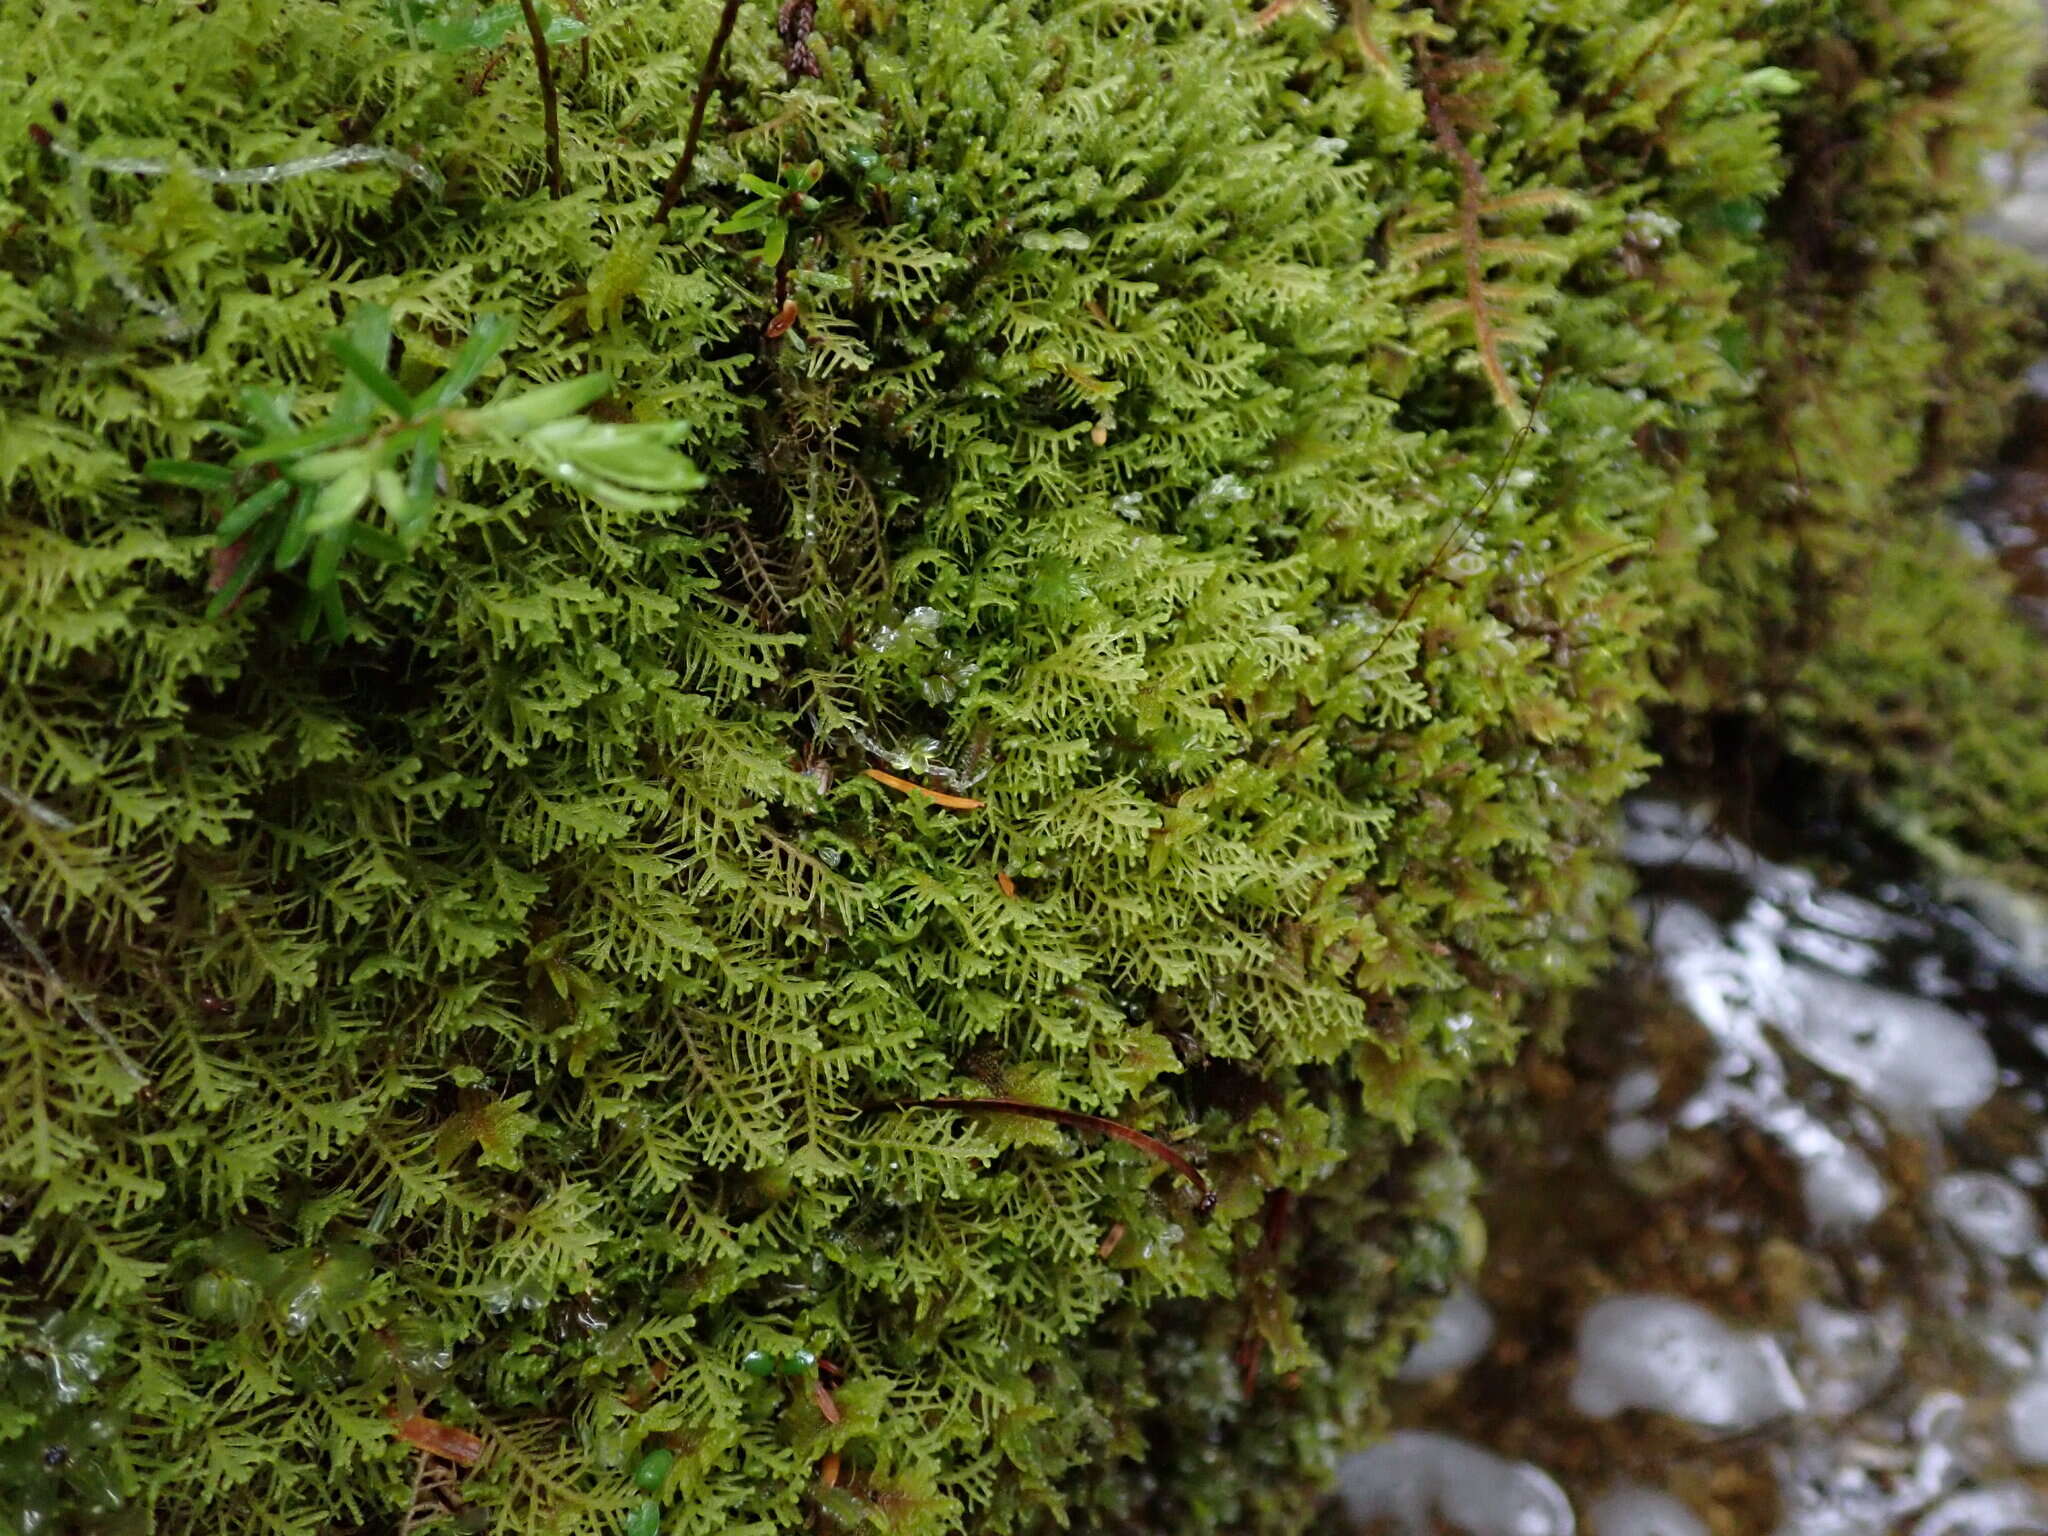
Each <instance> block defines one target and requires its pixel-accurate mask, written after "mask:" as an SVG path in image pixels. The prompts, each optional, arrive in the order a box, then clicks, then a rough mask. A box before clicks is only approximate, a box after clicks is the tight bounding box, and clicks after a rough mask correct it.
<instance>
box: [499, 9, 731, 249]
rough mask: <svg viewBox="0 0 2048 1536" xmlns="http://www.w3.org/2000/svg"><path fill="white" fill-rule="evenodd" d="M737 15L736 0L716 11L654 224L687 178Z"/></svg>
mask: <svg viewBox="0 0 2048 1536" xmlns="http://www.w3.org/2000/svg"><path fill="white" fill-rule="evenodd" d="M522 3H525V0H522ZM739 15H740V0H725V8H724V9H723V10H721V11H720V12H719V13H718V30H717V31H716V32H713V33H712V34H711V47H710V48H709V49H707V50H706V51H705V54H704V68H703V70H702V71H701V72H700V73H699V74H698V76H697V95H696V99H695V100H693V101H692V102H691V103H690V129H689V132H688V133H686V134H684V135H683V155H682V158H681V159H680V160H678V161H676V168H675V169H674V170H672V171H670V172H669V173H668V182H667V184H666V185H665V186H663V187H662V189H661V203H660V205H659V206H658V207H656V208H655V210H654V222H655V223H657V224H666V223H667V222H668V216H669V213H670V212H671V211H672V210H673V209H674V208H675V205H676V200H677V199H678V198H680V197H681V196H682V195H683V183H684V182H686V181H688V180H689V179H690V166H691V165H692V164H693V163H694V162H695V161H696V158H697V136H698V134H700V133H702V132H703V131H704V106H705V103H707V102H709V101H710V100H711V84H712V82H713V81H714V80H716V79H717V78H718V61H719V60H720V59H721V58H723V57H724V55H725V43H726V39H727V38H729V37H731V36H732V27H733V23H734V22H735V21H737V20H739Z"/></svg>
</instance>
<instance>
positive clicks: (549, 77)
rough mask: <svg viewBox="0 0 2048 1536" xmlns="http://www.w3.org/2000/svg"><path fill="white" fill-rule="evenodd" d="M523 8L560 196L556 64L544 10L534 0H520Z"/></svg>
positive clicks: (551, 179)
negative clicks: (550, 52) (550, 50)
mask: <svg viewBox="0 0 2048 1536" xmlns="http://www.w3.org/2000/svg"><path fill="white" fill-rule="evenodd" d="M519 9H520V10H522V11H524V12H525V13H526V35H527V36H528V37H529V38H531V39H532V40H533V67H534V68H535V69H537V70H539V71H540V110H541V120H542V122H543V124H544V125H545V127H546V129H547V136H548V190H549V191H550V192H552V193H553V194H554V195H555V196H556V197H560V196H561V195H562V119H561V106H560V103H559V102H557V101H556V99H555V66H554V61H553V60H552V59H550V58H549V57H548V36H547V32H546V31H545V29H543V28H542V26H541V24H540V12H539V11H537V10H535V9H534V6H533V0H519Z"/></svg>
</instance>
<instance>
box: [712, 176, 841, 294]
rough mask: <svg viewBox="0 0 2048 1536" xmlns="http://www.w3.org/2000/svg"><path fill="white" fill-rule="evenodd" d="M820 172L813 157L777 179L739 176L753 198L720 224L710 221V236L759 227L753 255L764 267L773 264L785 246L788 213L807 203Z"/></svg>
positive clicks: (746, 230) (749, 230)
mask: <svg viewBox="0 0 2048 1536" xmlns="http://www.w3.org/2000/svg"><path fill="white" fill-rule="evenodd" d="M824 174H825V163H824V162H823V161H822V160H813V161H811V162H810V164H808V165H799V166H793V167H791V168H790V169H789V170H786V171H784V172H783V173H782V180H781V181H779V182H778V181H764V180H762V179H761V178H760V177H759V176H748V175H742V176H741V177H740V178H739V184H740V185H741V186H742V187H743V188H745V189H746V190H747V191H749V192H751V193H753V194H754V197H753V200H752V201H751V202H746V203H742V204H740V206H739V207H738V208H737V209H735V210H734V212H733V215H732V217H731V218H729V219H727V220H725V221H724V222H723V223H722V224H714V225H713V226H712V227H711V232H712V233H713V234H714V235H740V234H749V233H752V232H753V231H756V230H759V231H760V232H761V249H760V250H758V251H756V252H754V255H756V256H758V257H759V258H760V259H761V260H762V261H763V262H764V263H766V264H767V265H768V266H771V267H772V266H775V265H777V264H778V263H779V262H780V261H781V260H782V253H783V252H784V251H785V250H786V249H788V247H789V220H790V216H791V215H792V214H795V213H800V212H802V211H803V209H804V208H805V207H806V206H807V205H808V204H809V203H810V202H811V198H810V196H809V193H810V190H811V188H812V187H815V186H816V185H817V184H818V178H819V177H821V176H823V175H824Z"/></svg>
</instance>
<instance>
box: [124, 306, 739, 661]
mask: <svg viewBox="0 0 2048 1536" xmlns="http://www.w3.org/2000/svg"><path fill="white" fill-rule="evenodd" d="M516 329H517V325H516V322H514V321H513V320H511V319H509V318H507V317H504V316H500V315H485V316H483V317H481V318H480V319H479V320H478V321H477V323H476V328H475V329H474V330H473V331H472V332H471V333H470V336H469V339H468V340H467V341H466V342H465V343H464V344H463V346H462V348H461V350H460V351H459V352H458V353H457V354H456V356H455V359H454V361H453V362H452V363H451V364H450V365H449V367H448V369H447V371H446V372H445V373H443V374H442V375H441V377H440V378H438V379H436V380H435V381H434V382H433V383H432V384H430V385H428V386H427V387H426V388H425V389H423V390H420V391H418V392H417V393H411V394H409V393H407V391H406V390H405V389H404V388H403V387H402V386H401V385H400V384H399V382H398V381H397V380H396V379H395V378H393V377H392V375H391V373H390V372H389V370H388V369H387V368H386V366H385V362H384V359H385V357H386V356H387V354H388V353H389V350H390V346H391V316H390V313H389V311H387V310H384V309H381V308H375V307H371V308H365V309H363V310H361V311H360V312H358V313H357V315H356V316H355V318H354V319H353V320H352V321H350V323H349V324H348V325H347V326H346V327H345V328H343V329H342V330H340V331H338V332H337V333H335V334H334V335H333V336H332V337H330V338H329V340H328V346H329V349H330V350H331V351H332V352H333V353H334V355H335V357H336V358H338V359H339V360H340V362H341V365H342V367H343V368H344V369H345V370H346V371H347V377H346V379H345V380H344V382H343V384H342V387H341V390H340V392H339V393H338V394H337V395H336V397H335V400H334V404H333V406H332V407H331V408H330V409H329V411H328V413H327V416H326V418H325V419H324V420H323V421H320V422H319V423H317V424H315V425H312V426H302V425H301V424H300V422H299V420H298V418H297V416H296V414H295V411H294V407H293V402H292V398H291V396H290V395H289V394H287V393H285V392H284V391H282V390H275V389H260V388H250V389H245V390H244V391H243V392H242V397H241V404H242V413H243V415H244V417H245V418H246V424H245V425H239V426H237V425H227V424H223V427H222V430H224V431H225V432H226V433H227V434H228V436H229V437H231V438H232V439H233V440H234V441H235V442H236V444H237V445H238V446H239V451H238V452H237V453H236V454H235V455H234V457H233V458H231V459H229V460H228V462H227V463H225V464H214V463H206V462H202V461H198V460H191V459H153V460H151V461H150V462H149V463H148V464H147V465H145V466H144V470H143V473H144V474H145V475H147V476H148V477H149V478H150V479H152V480H158V481H162V482H164V483H166V484H170V485H181V486H185V487H188V488H190V489H193V490H197V491H201V492H204V493H205V494H206V495H207V496H208V497H210V498H213V499H214V500H215V501H216V502H217V503H218V504H219V505H220V506H221V507H222V509H223V510H222V513H221V520H220V525H219V527H218V528H217V529H215V531H214V537H215V542H216V545H217V547H218V548H219V549H221V550H222V551H224V552H225V554H224V556H223V564H224V565H225V566H226V567H227V569H226V575H225V579H224V580H222V582H221V585H220V589H219V591H218V592H216V594H215V595H214V599H213V602H212V604H211V606H210V607H209V608H208V610H207V612H208V615H209V617H213V616H218V615H219V614H222V613H225V612H226V611H227V610H228V609H229V608H231V607H232V606H233V605H234V604H235V603H236V602H237V601H238V600H239V599H240V598H241V596H242V595H243V593H245V592H246V591H247V590H248V589H249V587H250V586H251V585H252V584H253V583H254V582H256V581H258V580H260V579H261V578H262V577H263V576H265V575H267V574H269V573H272V572H279V571H292V570H296V569H298V568H299V566H300V565H301V563H302V562H303V563H304V567H305V574H304V577H303V580H304V582H305V586H306V594H307V603H306V607H305V611H304V613H303V615H302V617H301V620H300V635H301V637H302V638H306V637H310V636H311V635H312V633H313V632H314V630H315V629H316V628H317V627H318V625H319V623H320V621H321V620H322V619H323V618H324V619H325V621H326V624H327V629H328V633H329V634H330V635H332V636H333V637H334V638H336V639H340V638H342V637H344V636H345V635H346V634H347V632H348V626H347V621H346V619H345V618H344V616H343V613H342V607H341V595H340V590H339V584H338V583H339V577H340V572H341V566H342V561H343V560H344V559H345V558H346V557H347V556H349V555H362V556H365V557H366V558H369V559H372V560H381V561H386V562H398V561H403V560H405V559H406V558H407V557H408V556H410V555H411V554H412V552H413V550H415V549H416V548H418V547H419V544H420V541H421V540H422V539H423V538H424V537H425V536H426V534H427V532H428V526H429V516H430V514H431V512H432V511H433V506H434V500H435V497H436V496H437V495H438V494H440V493H441V491H442V490H443V488H444V483H445V477H444V474H443V471H442V467H441V450H442V446H443V444H444V443H446V442H448V441H450V440H460V439H480V440H483V441H486V442H490V443H494V444H496V445H497V446H499V447H501V448H507V449H512V450H514V451H516V452H518V453H520V454H521V455H523V456H524V457H526V458H527V459H528V460H529V461H530V462H532V464H533V465H534V467H535V468H537V469H539V470H540V471H541V473H543V474H545V475H547V476H548V477H549V478H550V479H553V480H555V481H558V482H559V483H561V484H563V485H566V486H568V487H569V488H570V489H572V490H575V491H577V492H579V493H581V494H582V495H585V496H588V497H589V498H591V499H592V500H593V501H598V502H603V503H606V504H608V505H612V506H621V507H629V508H652V507H665V506H671V505H674V504H676V503H677V501H678V500H679V499H680V498H681V497H682V496H684V495H685V494H687V493H688V492H690V491H694V490H696V489H697V488H698V487H700V486H701V485H703V483H704V477H703V476H702V475H701V474H700V473H699V472H698V471H697V469H696V466H694V465H693V464H692V463H691V462H690V461H689V460H688V459H686V458H684V457H683V456H682V455H681V454H679V453H677V452H676V451H675V449H674V447H673V445H674V444H675V442H676V441H677V440H678V439H680V438H681V437H682V436H683V435H684V434H685V433H686V432H687V430H688V429H687V427H685V426H684V425H683V424H682V423H680V422H654V423H638V422H635V423H626V424H618V423H611V422H599V421H593V420H591V419H590V418H589V417H587V416H585V415H583V414H582V412H583V410H584V408H585V407H586V406H589V405H592V404H594V403H595V402H596V401H597V400H599V399H600V398H602V397H603V396H604V395H605V394H606V393H607V392H608V391H609V390H610V388H611V380H610V379H609V378H608V377H607V376H606V375H604V374H601V373H593V374H586V375H584V376H583V377H581V378H575V379H564V380H562V381H561V382H559V383H555V384H544V385H540V386H537V387H535V388H532V389H528V390H525V391H522V392H520V393H517V394H510V395H506V396H504V397H502V398H500V399H498V400H495V401H493V402H491V403H490V404H489V405H485V406H481V407H468V406H465V405H464V404H463V397H464V396H465V395H466V394H467V393H468V392H469V391H470V390H471V389H472V388H473V387H475V385H476V383H477V381H478V380H479V379H480V378H481V377H482V376H483V373H484V370H485V369H486V368H488V367H489V366H490V365H491V363H492V361H493V360H494V359H495V358H496V357H497V356H498V354H499V353H500V352H502V351H503V350H504V349H505V347H506V345H507V344H508V343H509V342H510V341H511V340H512V336H513V333H514V331H515V330H516ZM380 513H381V514H382V526H379V523H378V521H377V516H378V514H380Z"/></svg>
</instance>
